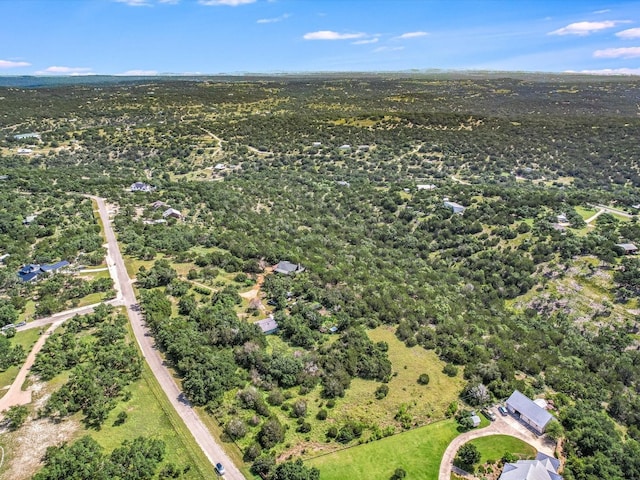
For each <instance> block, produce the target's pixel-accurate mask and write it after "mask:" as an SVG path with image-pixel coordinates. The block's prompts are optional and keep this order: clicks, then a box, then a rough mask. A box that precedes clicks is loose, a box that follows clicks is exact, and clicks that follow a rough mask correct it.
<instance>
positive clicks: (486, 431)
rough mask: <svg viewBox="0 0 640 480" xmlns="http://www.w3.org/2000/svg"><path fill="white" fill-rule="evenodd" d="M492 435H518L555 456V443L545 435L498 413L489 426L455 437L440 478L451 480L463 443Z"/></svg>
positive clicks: (444, 461) (447, 453)
mask: <svg viewBox="0 0 640 480" xmlns="http://www.w3.org/2000/svg"><path fill="white" fill-rule="evenodd" d="M490 435H509V436H512V437H516V438H519V439H520V440H522V441H523V442H526V443H528V444H529V445H531V446H532V447H533V448H535V449H536V450H537V451H538V452H542V453H546V454H547V455H551V456H553V449H554V445H553V444H551V443H549V442H548V441H546V439H545V438H544V437H538V436H537V435H535V434H534V433H532V432H530V431H529V430H527V429H526V428H525V427H524V426H523V425H521V424H519V423H518V421H517V420H516V419H515V418H513V417H511V416H508V417H503V416H501V415H498V416H497V417H496V420H495V422H491V424H490V425H489V426H487V427H485V428H482V429H480V430H470V431H468V432H466V433H463V434H462V435H458V436H457V437H456V438H454V439H453V441H452V442H451V443H450V444H449V446H448V447H447V450H446V451H445V452H444V455H443V456H442V461H441V462H440V473H439V475H438V480H451V468H452V467H453V459H454V457H455V456H456V453H457V451H458V449H459V448H460V447H461V446H462V445H464V444H465V443H467V442H468V441H470V440H473V439H475V438H480V437H488V436H490Z"/></svg>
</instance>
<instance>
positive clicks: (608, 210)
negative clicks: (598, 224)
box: [596, 205, 634, 218]
mask: <svg viewBox="0 0 640 480" xmlns="http://www.w3.org/2000/svg"><path fill="white" fill-rule="evenodd" d="M596 207H597V208H600V209H602V210H604V211H605V212H606V213H613V214H615V215H620V216H621V217H626V218H633V217H634V215H632V214H630V213H627V212H625V211H624V210H619V209H617V208H612V207H607V206H606V205H596Z"/></svg>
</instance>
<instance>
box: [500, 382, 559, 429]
mask: <svg viewBox="0 0 640 480" xmlns="http://www.w3.org/2000/svg"><path fill="white" fill-rule="evenodd" d="M507 404H509V405H511V407H513V408H514V409H516V410H517V411H518V412H520V414H522V415H525V416H526V417H527V418H529V419H531V420H532V421H534V422H535V423H536V424H537V425H540V426H542V427H544V426H545V425H546V424H547V423H549V422H550V421H551V420H552V419H553V415H551V414H550V413H549V412H547V411H546V410H545V409H544V408H541V407H539V406H538V405H536V404H535V403H534V401H533V400H531V399H530V398H529V397H527V396H526V395H524V394H522V393H520V392H519V391H518V390H516V391H515V392H513V393H512V394H511V396H510V397H509V399H508V400H507Z"/></svg>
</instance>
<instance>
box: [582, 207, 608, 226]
mask: <svg viewBox="0 0 640 480" xmlns="http://www.w3.org/2000/svg"><path fill="white" fill-rule="evenodd" d="M604 212H606V210H605V209H604V208H601V209H600V210H598V211H597V212H596V213H594V214H593V215H591V216H590V217H589V218H587V219H586V220H585V221H584V223H586V224H587V225H589V224H590V223H591V222H593V221H594V220H595V219H596V218H598V217H599V216H600V215H602V214H603V213H604Z"/></svg>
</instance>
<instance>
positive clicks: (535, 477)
mask: <svg viewBox="0 0 640 480" xmlns="http://www.w3.org/2000/svg"><path fill="white" fill-rule="evenodd" d="M559 468H560V461H559V460H558V459H557V458H553V457H550V456H549V455H545V454H544V453H538V455H536V458H535V460H518V461H517V462H516V463H505V465H504V468H503V469H502V475H500V478H499V479H498V480H562V476H560V474H559V473H558V469H559Z"/></svg>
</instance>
